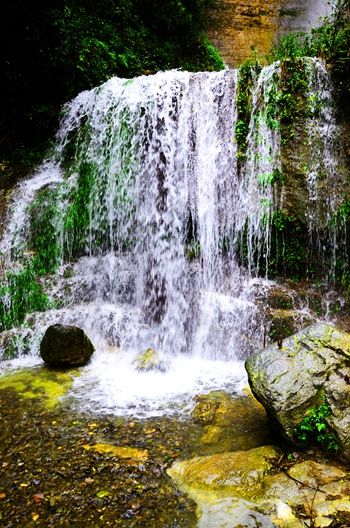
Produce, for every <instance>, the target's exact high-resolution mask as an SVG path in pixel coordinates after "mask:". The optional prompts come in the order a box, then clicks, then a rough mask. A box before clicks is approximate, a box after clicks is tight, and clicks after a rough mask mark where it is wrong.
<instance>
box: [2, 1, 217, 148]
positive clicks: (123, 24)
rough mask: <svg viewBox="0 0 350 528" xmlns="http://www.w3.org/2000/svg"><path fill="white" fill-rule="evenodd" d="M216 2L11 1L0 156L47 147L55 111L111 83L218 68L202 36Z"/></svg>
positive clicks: (6, 12) (6, 8) (5, 12)
mask: <svg viewBox="0 0 350 528" xmlns="http://www.w3.org/2000/svg"><path fill="white" fill-rule="evenodd" d="M215 3H216V0H191V1H188V0H162V1H160V0H144V1H141V0H95V1H92V0H51V1H50V2H45V1H44V0H32V1H30V2H23V1H22V0H13V1H12V2H5V3H4V4H3V5H2V17H3V20H6V24H4V27H3V31H2V32H1V35H0V44H1V45H0V64H1V69H2V74H3V76H2V84H1V87H2V93H3V100H5V101H6V105H5V107H4V108H3V112H2V113H1V117H0V155H1V151H2V152H3V153H4V155H5V156H10V155H12V153H13V152H16V156H17V157H20V156H21V152H20V151H21V150H22V149H23V148H28V147H31V149H32V150H33V151H35V150H36V149H38V148H39V146H40V145H44V144H46V141H47V139H48V138H49V137H51V136H52V133H53V131H54V130H55V128H56V127H57V117H58V114H59V109H60V107H61V105H62V104H63V103H64V102H66V101H67V100H69V99H71V98H72V97H74V96H75V95H76V94H77V93H79V92H80V91H82V90H84V89H89V88H91V87H93V86H96V85H98V84H100V83H102V82H104V81H106V80H107V79H108V78H109V77H112V76H114V75H118V76H119V77H127V78H131V77H133V76H136V75H141V74H149V73H155V72H156V71H158V70H166V69H171V68H184V69H187V70H191V71H203V70H211V71H212V70H218V69H221V68H223V67H224V64H223V61H222V60H221V59H220V56H219V54H218V52H217V50H216V48H215V47H214V46H213V44H211V43H210V42H209V41H208V39H207V37H206V36H205V29H206V26H207V24H208V22H209V19H210V18H209V16H208V13H209V10H210V9H213V8H214V9H215Z"/></svg>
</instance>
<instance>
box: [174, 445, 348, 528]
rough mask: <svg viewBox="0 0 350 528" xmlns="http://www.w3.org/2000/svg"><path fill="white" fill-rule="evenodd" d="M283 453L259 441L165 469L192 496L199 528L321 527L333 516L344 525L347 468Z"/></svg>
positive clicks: (176, 463)
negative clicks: (290, 459) (243, 448)
mask: <svg viewBox="0 0 350 528" xmlns="http://www.w3.org/2000/svg"><path fill="white" fill-rule="evenodd" d="M282 458H283V457H282V456H280V451H279V450H278V449H277V448H275V447H273V446H263V447H260V448H258V449H252V450H250V451H239V452H235V453H223V454H216V455H213V456H209V457H197V458H194V459H191V460H184V461H181V462H175V463H174V464H173V466H172V467H171V468H170V469H169V470H168V474H169V475H170V476H171V477H172V478H173V479H174V481H175V482H176V484H177V486H178V487H179V488H180V489H181V490H182V491H185V492H186V493H188V494H189V496H190V497H191V498H192V499H193V500H195V501H196V503H197V505H198V510H199V515H200V519H199V523H198V527H199V528H212V527H213V526H215V528H227V527H230V528H231V527H234V526H237V527H238V526H240V527H242V528H248V527H253V526H262V527H264V528H272V527H276V526H280V527H283V528H287V527H288V528H302V527H304V526H306V525H307V526H309V525H310V526H311V522H312V523H313V524H312V526H315V527H321V526H331V525H332V522H333V521H335V520H337V521H339V522H340V523H342V522H344V526H348V524H347V522H348V520H349V519H350V514H349V512H350V501H349V491H350V480H349V476H348V472H347V471H345V470H343V469H342V468H339V467H337V466H333V465H326V464H320V463H317V462H314V461H312V460H304V461H302V462H299V463H298V462H297V463H295V462H294V463H293V462H288V463H287V464H283V462H281V461H282ZM299 515H300V517H299ZM306 523H308V524H306ZM309 523H310V524H309ZM345 523H346V524H345Z"/></svg>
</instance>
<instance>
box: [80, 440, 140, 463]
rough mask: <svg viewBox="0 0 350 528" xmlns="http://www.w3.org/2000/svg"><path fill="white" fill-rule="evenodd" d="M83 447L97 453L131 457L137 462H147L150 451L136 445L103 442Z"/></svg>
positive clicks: (124, 457)
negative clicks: (126, 445) (128, 445)
mask: <svg viewBox="0 0 350 528" xmlns="http://www.w3.org/2000/svg"><path fill="white" fill-rule="evenodd" d="M82 447H83V449H85V450H86V451H90V450H91V451H96V453H99V454H101V455H109V456H112V457H116V458H122V459H130V460H134V461H136V462H145V461H146V460H147V459H148V452H147V451H146V450H145V449H137V448H135V447H125V446H116V445H112V444H104V443H101V442H100V443H98V444H94V445H90V444H85V445H83V446H82Z"/></svg>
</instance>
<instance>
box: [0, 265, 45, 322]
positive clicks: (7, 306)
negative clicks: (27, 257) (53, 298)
mask: <svg viewBox="0 0 350 528" xmlns="http://www.w3.org/2000/svg"><path fill="white" fill-rule="evenodd" d="M48 307H49V299H48V297H47V295H46V294H45V293H44V291H43V288H42V286H41V284H40V283H39V281H38V279H37V272H36V269H35V265H34V264H33V262H29V263H28V264H27V265H26V266H25V267H21V268H19V269H18V270H16V271H14V272H12V271H9V272H7V273H6V275H5V277H4V278H3V280H2V281H1V283H0V331H3V330H7V329H9V328H12V327H14V326H18V325H20V324H21V323H23V321H24V319H25V316H26V314H27V313H31V312H34V311H45V310H46V309H48Z"/></svg>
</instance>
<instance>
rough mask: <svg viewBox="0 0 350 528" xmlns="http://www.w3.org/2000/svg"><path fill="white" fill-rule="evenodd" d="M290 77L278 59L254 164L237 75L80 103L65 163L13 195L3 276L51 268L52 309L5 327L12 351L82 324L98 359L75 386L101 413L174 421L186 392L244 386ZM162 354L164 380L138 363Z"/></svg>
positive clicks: (263, 80) (82, 98)
mask: <svg viewBox="0 0 350 528" xmlns="http://www.w3.org/2000/svg"><path fill="white" fill-rule="evenodd" d="M279 76H280V65H279V63H276V64H273V65H271V66H268V67H265V68H263V69H262V70H261V72H260V74H259V75H258V76H257V78H256V80H255V83H254V87H253V91H252V105H251V106H252V108H251V118H250V123H249V127H248V128H249V130H248V136H247V153H246V162H245V164H244V166H243V167H241V168H240V167H238V164H237V147H236V143H235V125H236V122H237V104H236V99H237V86H238V82H237V78H238V72H237V71H235V70H225V71H221V72H215V73H208V72H202V73H188V72H182V71H170V72H160V73H158V74H156V75H152V76H143V77H138V78H135V79H132V80H125V79H119V78H112V79H110V80H109V81H108V82H106V83H105V84H103V85H102V86H100V87H98V88H95V89H93V90H91V91H86V92H83V93H81V94H79V95H78V96H77V97H76V98H75V99H74V100H73V101H71V102H70V103H68V104H67V105H66V106H65V108H64V117H63V119H62V123H61V127H60V130H59V132H58V135H57V145H56V148H55V152H54V154H53V156H52V159H51V160H49V161H46V162H45V163H44V164H43V165H42V166H41V167H40V168H39V169H38V170H37V172H36V173H35V174H34V175H33V176H32V177H31V178H30V179H28V180H26V181H25V182H23V183H21V184H20V185H19V186H18V187H17V188H16V189H15V190H14V193H13V199H12V202H11V204H10V207H9V211H8V216H7V228H6V229H5V231H4V234H3V237H2V240H1V242H0V247H1V253H2V261H3V267H4V268H7V269H10V268H11V267H14V268H16V267H19V268H20V267H21V266H22V267H23V266H25V265H27V264H26V263H27V262H29V264H28V265H29V266H31V265H32V264H31V262H34V263H35V265H36V266H38V265H40V266H41V267H42V268H43V269H44V271H49V273H48V274H47V273H43V272H41V271H40V273H39V280H40V284H41V285H42V287H43V289H44V290H45V292H46V293H47V295H48V297H49V304H48V306H47V309H46V310H45V311H34V312H33V313H29V314H28V315H27V316H26V318H25V320H24V323H23V324H22V325H21V326H20V327H19V328H17V329H9V330H7V331H5V332H3V338H2V340H1V343H2V347H3V349H5V348H6V344H8V342H9V340H12V341H11V342H13V340H15V341H16V343H15V344H16V346H17V348H18V349H20V350H25V351H27V352H29V356H28V357H29V358H30V361H34V362H35V361H38V360H37V357H38V348H39V344H40V340H41V337H42V335H43V333H44V331H45V329H46V328H47V326H48V325H50V324H53V323H57V322H61V323H66V324H75V325H78V326H80V327H82V328H83V329H84V330H85V331H86V332H87V334H88V335H89V337H90V338H91V339H92V341H93V343H94V345H95V347H96V353H95V355H94V358H93V360H92V362H91V364H90V365H89V366H87V367H86V368H85V369H84V373H83V374H82V376H81V377H80V378H79V379H77V381H76V383H75V387H74V389H73V391H75V397H76V398H77V400H79V401H80V402H81V405H83V404H84V405H86V407H87V408H90V407H89V406H95V407H96V408H97V409H98V410H102V411H103V410H105V411H108V412H109V411H112V412H117V411H118V412H125V413H136V414H137V413H141V414H142V413H146V414H147V413H159V412H162V411H161V409H162V405H163V407H164V406H166V407H167V409H168V412H170V411H171V408H172V407H171V405H172V404H169V402H170V401H172V398H173V397H174V395H176V397H177V399H178V400H181V398H182V397H184V395H188V394H193V393H195V392H196V391H197V393H198V392H199V391H203V390H208V389H210V388H221V387H223V386H227V387H230V388H231V390H238V388H239V387H240V386H241V384H242V383H245V375H244V372H243V368H242V359H244V358H245V357H247V355H249V354H250V353H251V352H252V351H253V350H256V348H257V347H260V346H262V344H263V342H264V336H265V328H264V326H265V318H264V317H265V316H264V310H263V308H262V306H261V303H260V302H259V298H261V292H262V290H263V289H264V288H266V287H267V285H268V281H267V280H266V279H264V278H258V277H259V274H260V270H259V262H261V261H264V262H265V269H266V270H267V269H268V264H269V258H270V251H271V240H270V239H271V217H272V214H273V210H274V206H275V204H274V196H273V188H272V186H271V175H273V174H274V173H276V172H278V171H280V170H281V159H280V151H281V140H280V131H279V128H278V126H272V125H271V116H269V115H268V111H269V105H270V100H271V97H272V95H271V89H272V88H273V87H274V86H276V83H278V80H279ZM315 83H316V80H315ZM323 85H324V83H323ZM315 89H316V88H315ZM269 119H270V121H269ZM312 133H313V132H310V136H309V137H310V142H312V136H311V134H312ZM322 137H323V136H322ZM317 154H318V153H317ZM313 170H316V171H317V167H315V168H314V169H312V170H311V171H310V173H309V175H308V182H309V188H310V203H311V201H312V200H313V194H312V192H313V191H312V188H313V185H314V184H313V181H314V176H313V172H312V171H313ZM310 218H311V216H310ZM311 221H312V219H311V220H310V222H311ZM310 225H311V223H310ZM310 230H311V227H310ZM242 247H244V248H245V257H244V259H243V260H244V264H246V265H242V258H241V257H240V252H241V251H242ZM42 248H44V249H42ZM31 259H32V260H31ZM35 259H36V260H35ZM38 262H39V264H38ZM33 266H34V264H33ZM30 269H31V268H30ZM40 269H41V268H40ZM259 296H260V297H259ZM2 302H3V303H4V302H5V297H4V295H3V297H2ZM148 348H153V349H154V350H156V351H157V353H158V355H159V360H160V364H161V365H162V372H159V371H154V372H137V370H136V369H135V366H134V363H133V361H134V359H135V357H136V356H137V355H138V354H139V353H140V352H143V351H145V350H146V349H148ZM21 360H22V359H21V358H19V360H18V362H20V361H21ZM14 364H15V365H17V363H16V360H14ZM18 364H19V363H18ZM164 370H165V372H164ZM185 400H186V398H185ZM185 400H183V401H185ZM184 405H185V404H184Z"/></svg>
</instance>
